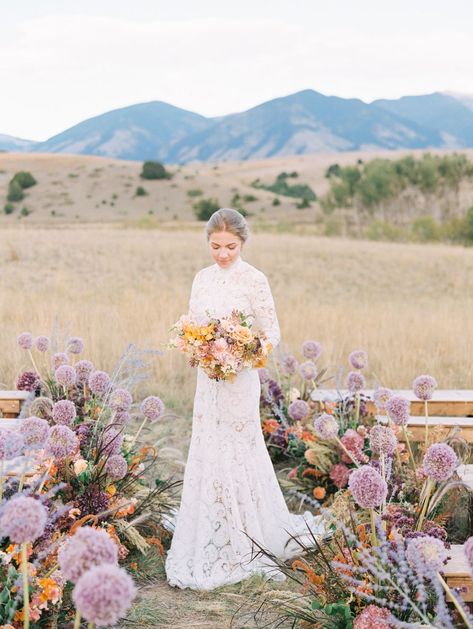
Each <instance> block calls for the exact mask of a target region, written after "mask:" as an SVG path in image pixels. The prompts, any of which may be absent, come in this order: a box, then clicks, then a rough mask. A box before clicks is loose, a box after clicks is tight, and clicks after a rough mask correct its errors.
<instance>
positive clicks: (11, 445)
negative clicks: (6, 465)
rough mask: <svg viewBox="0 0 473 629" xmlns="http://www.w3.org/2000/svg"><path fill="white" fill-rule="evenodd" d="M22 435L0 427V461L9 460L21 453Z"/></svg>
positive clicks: (23, 442) (23, 441)
mask: <svg viewBox="0 0 473 629" xmlns="http://www.w3.org/2000/svg"><path fill="white" fill-rule="evenodd" d="M24 447H25V440H24V438H23V435H22V434H20V433H19V432H15V431H13V430H8V429H7V428H0V461H1V460H2V459H3V460H4V461H10V460H11V459H16V457H17V456H21V455H22V454H23V449H24Z"/></svg>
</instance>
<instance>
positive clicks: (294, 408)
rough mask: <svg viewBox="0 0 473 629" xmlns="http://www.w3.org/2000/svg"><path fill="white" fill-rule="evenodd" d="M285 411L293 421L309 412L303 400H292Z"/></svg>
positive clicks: (298, 419) (302, 417)
mask: <svg viewBox="0 0 473 629" xmlns="http://www.w3.org/2000/svg"><path fill="white" fill-rule="evenodd" d="M287 413H288V415H289V417H290V418H291V419H293V420H294V421H300V420H301V419H304V417H307V415H308V414H309V413H310V407H309V405H308V404H307V402H304V400H294V402H291V403H290V404H289V407H288V409H287Z"/></svg>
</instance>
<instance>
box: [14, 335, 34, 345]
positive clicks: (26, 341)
mask: <svg viewBox="0 0 473 629" xmlns="http://www.w3.org/2000/svg"><path fill="white" fill-rule="evenodd" d="M16 342H17V343H18V345H19V346H20V347H21V349H31V348H32V347H33V335H32V334H31V332H22V333H21V334H19V335H18V336H17V337H16Z"/></svg>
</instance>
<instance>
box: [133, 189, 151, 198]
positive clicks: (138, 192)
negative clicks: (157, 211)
mask: <svg viewBox="0 0 473 629" xmlns="http://www.w3.org/2000/svg"><path fill="white" fill-rule="evenodd" d="M147 194H148V193H147V192H146V190H145V189H144V188H143V186H138V187H137V188H136V190H135V197H145V196H146V195H147Z"/></svg>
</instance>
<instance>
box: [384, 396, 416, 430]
mask: <svg viewBox="0 0 473 629" xmlns="http://www.w3.org/2000/svg"><path fill="white" fill-rule="evenodd" d="M410 408H411V403H410V402H409V400H406V398H404V397H402V395H393V396H392V397H391V398H389V400H388V401H387V402H386V412H387V413H388V415H389V417H390V419H391V420H392V421H393V422H394V423H395V424H397V425H398V426H405V425H406V424H407V422H408V421H409V411H410Z"/></svg>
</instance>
